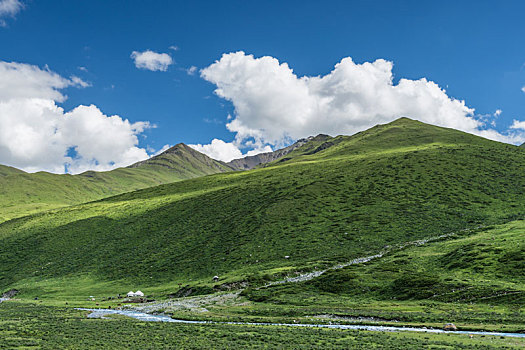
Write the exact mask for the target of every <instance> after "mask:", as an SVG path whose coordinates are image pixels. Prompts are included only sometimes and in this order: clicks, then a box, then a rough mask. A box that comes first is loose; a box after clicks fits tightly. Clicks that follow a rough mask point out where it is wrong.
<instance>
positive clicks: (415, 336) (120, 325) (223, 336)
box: [0, 301, 525, 349]
mask: <svg viewBox="0 0 525 350" xmlns="http://www.w3.org/2000/svg"><path fill="white" fill-rule="evenodd" d="M86 315H87V312H85V311H77V310H74V309H71V308H58V307H49V306H41V305H37V304H33V303H27V302H26V303H21V302H15V301H9V302H4V303H2V304H0V348H1V349H36V348H40V349H78V348H82V349H102V348H106V349H175V348H176V349H243V348H244V349H246V348H250V349H350V348H351V349H373V348H382V349H514V348H515V349H519V348H523V347H524V346H525V340H524V339H513V338H500V337H493V336H486V337H481V336H479V337H474V338H472V339H470V338H469V337H468V336H467V335H453V334H426V333H414V332H405V333H378V332H367V331H349V330H329V329H316V328H292V327H275V326H242V325H213V324H209V325H188V324H174V323H156V322H149V323H147V322H140V321H136V320H132V319H128V318H126V317H118V318H114V319H106V320H103V319H87V318H86Z"/></svg>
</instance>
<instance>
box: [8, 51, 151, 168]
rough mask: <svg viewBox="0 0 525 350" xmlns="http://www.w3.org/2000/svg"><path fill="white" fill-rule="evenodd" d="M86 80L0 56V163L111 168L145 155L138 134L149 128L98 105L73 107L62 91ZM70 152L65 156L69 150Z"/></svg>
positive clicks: (137, 159) (28, 166)
mask: <svg viewBox="0 0 525 350" xmlns="http://www.w3.org/2000/svg"><path fill="white" fill-rule="evenodd" d="M86 84H87V83H85V82H83V81H82V80H81V79H79V78H76V77H72V78H71V79H66V78H63V77H61V76H60V75H58V74H56V73H54V72H52V71H50V70H49V69H44V70H42V69H40V68H38V67H36V66H32V65H28V64H22V63H6V62H1V61H0V164H6V165H11V166H15V167H17V168H21V169H23V170H26V171H30V172H32V171H39V170H47V171H51V172H55V173H63V172H64V169H65V167H67V168H68V170H69V171H70V172H72V173H78V172H82V171H85V170H88V169H94V170H109V169H112V168H115V167H119V166H125V165H129V164H131V163H134V162H137V161H140V160H144V159H146V158H148V154H147V152H146V151H145V150H144V149H142V148H139V147H138V146H137V145H138V138H137V135H138V134H140V133H142V132H143V131H144V130H145V129H146V128H149V127H151V126H150V125H149V123H147V122H137V123H130V122H129V121H128V120H125V119H122V118H121V117H119V116H107V115H104V114H103V113H102V112H101V111H100V110H99V109H98V108H97V107H96V106H94V105H91V106H83V105H81V106H78V107H76V108H74V109H73V110H71V111H67V112H66V111H64V109H63V108H62V107H60V106H58V105H57V102H62V101H64V100H65V99H66V96H65V95H63V94H62V92H61V91H60V90H61V89H64V88H66V87H69V86H76V87H84V86H87V85H86ZM68 153H69V155H68Z"/></svg>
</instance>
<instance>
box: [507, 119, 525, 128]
mask: <svg viewBox="0 0 525 350" xmlns="http://www.w3.org/2000/svg"><path fill="white" fill-rule="evenodd" d="M510 128H511V129H520V130H525V121H519V120H514V121H513V122H512V125H511V126H510Z"/></svg>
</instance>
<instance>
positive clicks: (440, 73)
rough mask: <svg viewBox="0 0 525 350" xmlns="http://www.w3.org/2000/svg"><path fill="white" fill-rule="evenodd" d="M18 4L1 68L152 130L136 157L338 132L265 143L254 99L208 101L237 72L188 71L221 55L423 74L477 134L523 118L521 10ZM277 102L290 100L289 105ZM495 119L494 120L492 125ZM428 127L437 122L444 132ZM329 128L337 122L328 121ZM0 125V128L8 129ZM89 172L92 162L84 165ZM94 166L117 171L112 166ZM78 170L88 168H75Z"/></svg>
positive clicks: (441, 4) (481, 5)
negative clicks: (29, 72)
mask: <svg viewBox="0 0 525 350" xmlns="http://www.w3.org/2000/svg"><path fill="white" fill-rule="evenodd" d="M3 1H11V2H12V1H15V0H3ZM1 2H2V0H0V3H1ZM20 2H21V3H22V5H23V7H21V8H19V9H18V10H17V11H16V12H15V13H6V14H4V16H3V21H4V26H3V27H0V61H4V62H16V63H21V64H28V65H35V66H37V67H39V68H40V69H42V70H46V69H49V70H50V71H52V72H55V73H57V74H58V75H60V76H61V77H64V78H65V79H71V77H72V76H76V77H78V78H80V79H81V80H82V81H84V82H86V83H88V84H89V85H90V86H89V87H84V88H82V87H81V86H79V85H78V84H77V85H74V84H70V86H69V87H62V88H60V87H55V89H56V90H58V91H60V92H61V93H62V94H63V95H67V99H65V100H63V101H58V100H56V99H55V101H56V104H57V105H58V106H61V107H63V108H64V111H66V112H67V111H71V110H73V109H75V108H76V107H77V106H79V105H95V106H96V107H97V108H98V109H99V110H100V111H101V112H102V113H103V114H104V115H106V116H111V115H118V116H120V117H121V118H122V119H128V120H129V121H130V122H131V123H134V122H138V121H147V122H149V123H150V124H151V125H153V124H154V125H155V126H156V127H155V128H144V130H143V131H141V132H136V133H135V134H136V135H137V137H138V140H139V144H138V145H137V147H138V148H141V149H146V150H147V152H148V154H152V153H154V151H157V150H159V149H161V148H162V147H163V146H164V145H166V144H169V145H173V144H176V143H178V142H185V143H188V144H202V145H206V144H209V143H210V142H211V141H212V139H220V140H223V141H224V142H226V143H231V142H234V141H235V140H237V141H236V144H235V146H236V147H237V148H239V149H240V150H241V151H242V152H243V153H246V151H248V150H250V149H253V148H256V149H259V150H264V149H267V148H264V147H265V146H268V145H269V146H270V147H272V149H275V148H276V147H279V146H281V145H283V144H286V143H287V142H290V141H291V140H293V139H295V138H297V137H300V136H303V134H304V133H307V132H317V131H319V132H325V131H329V132H331V133H334V132H336V131H338V129H337V127H334V128H331V129H330V128H328V129H327V127H326V125H325V124H322V123H321V125H317V124H316V123H313V124H312V122H309V123H310V124H309V126H308V127H304V128H302V129H301V130H295V129H293V123H287V124H286V125H285V126H283V129H284V130H286V131H287V132H286V133H285V134H286V135H284V134H283V135H284V136H283V135H277V132H275V131H274V132H270V133H266V134H264V133H265V132H266V130H267V127H266V126H265V125H266V124H264V123H259V121H260V120H261V118H269V119H268V120H269V123H271V122H272V121H273V120H274V119H272V118H276V117H275V116H273V115H271V113H275V112H274V111H268V113H263V114H264V115H260V114H258V112H253V108H255V106H259V105H260V104H259V102H258V101H257V98H258V97H257V96H258V95H257V94H256V93H253V94H251V95H249V96H248V95H246V96H240V97H239V96H238V95H236V92H235V91H226V92H225V94H223V96H222V97H221V96H218V95H217V94H215V93H214V90H215V89H216V88H217V87H220V86H224V85H225V84H226V85H228V84H230V85H231V84H238V85H239V86H240V89H241V90H243V89H244V88H243V86H244V85H243V84H247V81H248V80H249V77H243V78H240V80H235V81H230V80H228V78H227V77H226V76H225V75H229V74H237V73H239V69H244V68H239V67H237V68H231V69H237V70H235V71H228V72H224V71H221V72H222V73H219V72H217V71H215V72H211V73H210V74H209V77H208V78H207V79H205V78H203V77H201V74H200V73H199V71H200V70H201V69H205V68H206V67H209V66H210V65H212V64H213V63H214V62H215V61H216V60H220V59H221V56H222V55H223V54H225V53H226V54H227V53H233V52H238V51H243V52H245V55H244V56H242V57H241V56H239V60H240V61H243V62H244V63H247V64H248V61H249V58H247V57H248V56H249V55H253V56H254V59H255V60H257V59H259V58H261V57H263V56H270V57H273V58H275V59H277V60H278V61H279V63H283V62H286V63H287V64H288V66H289V68H291V69H293V73H295V74H296V75H297V77H299V78H300V77H302V76H309V77H315V76H325V75H327V74H330V73H331V72H332V71H333V70H334V65H336V64H337V63H338V62H340V61H341V60H342V59H343V58H345V57H351V58H352V60H353V62H355V63H356V64H362V63H364V62H374V61H375V60H376V59H384V60H386V61H389V62H393V75H394V82H393V84H394V85H395V84H397V83H398V81H399V79H400V78H406V79H410V80H418V79H421V78H426V79H427V80H429V81H433V82H435V83H436V84H437V85H439V87H441V88H442V89H445V90H446V95H447V96H448V97H450V98H454V99H458V100H464V101H465V104H466V106H467V107H469V108H471V109H475V112H474V113H473V114H472V115H471V117H472V118H474V119H478V120H479V119H483V120H485V124H484V125H478V126H476V128H477V129H479V130H482V129H487V128H491V129H494V130H495V131H497V132H499V133H500V134H501V135H507V133H509V132H512V133H519V132H520V130H521V129H520V128H519V127H515V128H513V129H509V127H511V126H512V125H513V123H514V120H518V121H521V120H525V108H524V107H525V92H524V91H522V90H521V89H522V88H523V87H524V86H525V45H523V39H524V38H525V22H523V20H522V17H523V13H525V2H523V1H499V2H495V1H448V2H447V1H433V2H431V1H395V2H394V1H323V2H320V1H264V2H263V1H191V2H189V1H148V2H144V1H129V0H128V1H70V0H63V1H58V0H47V1H39V0H20ZM0 16H1V6H0ZM170 47H176V48H177V50H174V49H172V48H170ZM146 50H151V51H154V52H156V53H165V54H168V55H169V56H171V58H172V60H173V63H172V64H171V65H169V66H168V67H167V70H166V71H151V70H148V69H140V68H137V67H136V66H135V62H134V60H133V59H132V58H131V57H130V55H131V54H132V52H133V51H137V52H139V53H140V52H143V51H146ZM226 63H227V62H224V64H226ZM268 64H269V65H271V64H270V63H268ZM192 66H194V67H197V71H195V72H194V74H193V75H190V74H188V71H187V70H188V69H189V68H190V67H192ZM274 66H275V65H274ZM46 67H48V68H46ZM80 67H82V68H80ZM243 67H244V66H243ZM254 69H255V71H254V73H249V72H244V70H243V72H244V73H245V74H259V72H260V71H261V70H262V68H254ZM269 69H270V70H271V68H269ZM387 70H388V69H387ZM221 74H222V75H221ZM269 74H272V73H269ZM0 79H1V76H0ZM265 81H266V80H265ZM327 85H329V84H323V89H327V91H328V90H330V91H331V87H332V85H329V87H330V88H329V87H327ZM268 86H269V87H268V88H271V86H273V85H272V84H270V85H268ZM294 86H295V85H294ZM291 88H293V87H291ZM309 89H314V88H313V87H309ZM0 94H1V89H0ZM219 95H220V94H219ZM277 95H279V94H278V93H277ZM322 95H323V96H324V95H325V92H323V93H322ZM0 98H1V96H0ZM261 98H262V100H261V102H260V103H261V104H272V103H273V100H272V98H273V97H272V96H266V95H265V96H262V97H261ZM367 98H373V97H367ZM378 98H380V97H378ZM247 101H248V102H247ZM287 101H301V100H300V98H299V97H298V98H297V99H296V98H295V97H293V98H291V99H290V100H287ZM367 101H368V102H367V103H373V101H372V102H370V100H367ZM246 103H250V104H252V106H253V108H252V109H249V110H248V111H244V112H240V115H239V116H238V118H237V116H236V113H237V112H236V110H235V109H234V107H239V106H241V105H244V104H246ZM280 103H281V102H279V101H277V102H276V105H279V104H280ZM284 103H285V104H286V103H287V102H286V101H285V102H284ZM380 104H381V103H380ZM432 106H433V105H432V104H431V105H430V107H432ZM338 108H339V107H338ZM346 108H347V107H341V108H339V109H337V110H338V111H342V110H347V109H346ZM414 108H415V109H408V110H407V112H404V111H405V110H402V111H403V113H409V112H410V111H416V112H414V113H416V114H417V111H419V110H420V109H421V108H422V107H421V106H418V107H417V108H416V107H414ZM330 110H331V109H330ZM497 110H501V113H500V114H499V116H497V118H496V117H495V116H494V114H495V113H496V111H497ZM0 112H1V111H0ZM243 113H244V114H243ZM250 113H251V114H250ZM283 113H286V111H283ZM305 113H308V112H305ZM322 113H328V112H323V111H321V112H318V113H317V114H315V113H314V114H313V115H312V117H311V118H312V120H314V119H319V118H324V116H323V115H322ZM393 113H394V112H393ZM458 113H459V112H458ZM228 115H231V119H230V120H227V117H228ZM482 115H484V116H482ZM409 116H410V115H409ZM413 117H415V118H416V119H418V116H416V115H415V116H413ZM236 118H237V119H239V121H240V122H242V125H243V127H246V128H249V129H250V130H251V131H250V132H244V133H243V132H240V131H239V128H237V129H235V128H233V129H234V130H235V131H234V132H231V131H229V130H228V129H227V127H226V124H227V123H228V122H231V120H234V119H236ZM258 118H259V119H258ZM282 118H286V116H283V117H282ZM385 118H386V119H385ZM388 118H390V117H389V116H380V117H377V118H376V119H374V118H371V119H370V123H367V122H365V121H366V120H367V119H366V118H365V119H364V120H365V121H363V120H362V119H355V118H354V119H351V120H349V121H345V123H353V124H352V125H346V124H345V125H343V124H342V123H341V126H340V131H341V133H351V132H352V131H357V130H359V129H362V128H364V127H366V126H368V124H374V123H375V121H386V120H387V119H388ZM424 118H427V119H426V120H428V121H430V120H434V119H432V118H434V117H433V116H429V117H421V118H419V119H424ZM428 118H429V119H428ZM435 120H436V121H437V122H436V124H443V125H444V126H453V127H454V126H455V125H456V124H454V122H450V123H452V124H450V123H449V122H448V121H446V122H445V121H444V119H439V118H438V119H435ZM493 122H494V123H493ZM298 123H300V121H298ZM327 123H328V122H327ZM330 123H332V125H333V124H334V123H335V124H338V123H337V121H334V120H332V121H330ZM447 123H448V124H447ZM2 125H3V128H4V129H5V128H7V127H8V126H6V125H9V124H6V123H4V124H2ZM457 125H463V126H459V128H463V129H465V131H469V130H470V129H468V128H471V126H464V124H457ZM516 125H518V124H515V126H516ZM258 128H260V130H263V131H262V133H263V134H264V135H263V136H260V134H259V133H258V132H259V131H260V130H259V129H258ZM287 128H288V129H287ZM290 128H292V129H293V130H292V129H290ZM230 129H232V128H230ZM467 129H468V130H467ZM68 130H69V129H68ZM254 130H259V131H257V132H256V131H254ZM241 133H242V134H243V135H242V136H239V134H241ZM236 136H237V139H236ZM520 137H521V134H519V135H517V134H516V135H514V137H513V138H510V139H509V140H510V141H508V142H515V143H517V142H520V140H521V138H520ZM493 138H494V137H493ZM73 146H74V145H73ZM69 148H70V149H69V150H68V152H69V155H72V154H73V153H74V152H73V153H71V151H72V148H71V147H69ZM0 149H1V145H0ZM201 150H205V149H204V148H201ZM207 150H208V151H209V152H210V153H211V154H213V150H210V149H207ZM94 154H95V153H94ZM86 157H87V156H86ZM93 157H95V156H93ZM17 159H18V158H17V157H15V156H13V155H11V156H4V158H3V159H2V152H1V151H0V163H3V164H7V163H11V165H15V166H19V167H22V168H25V169H27V170H30V171H31V170H39V169H41V168H42V169H46V170H51V171H56V172H57V171H58V170H56V169H55V168H52V167H47V168H46V166H45V165H41V164H39V165H35V166H32V165H31V160H30V159H29V158H28V159H29V160H27V161H26V162H21V161H18V160H17ZM99 163H101V162H99V161H98V160H95V162H94V163H92V164H95V165H96V164H99ZM106 163H107V164H109V165H110V166H112V165H114V164H120V163H119V161H112V160H111V159H110V160H109V161H107V162H106ZM86 167H87V168H89V167H90V166H86V165H83V167H80V168H79V169H84V168H86ZM92 168H93V167H92ZM95 168H96V167H95Z"/></svg>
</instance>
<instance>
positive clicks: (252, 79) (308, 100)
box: [201, 51, 524, 149]
mask: <svg viewBox="0 0 525 350" xmlns="http://www.w3.org/2000/svg"><path fill="white" fill-rule="evenodd" d="M392 69H393V63H392V62H389V61H386V60H383V59H378V60H376V61H374V62H365V63H362V64H358V63H355V62H354V61H353V60H352V59H351V58H350V57H347V58H344V59H342V60H341V62H339V63H337V64H336V65H335V67H334V69H333V70H332V71H331V72H330V73H328V74H326V75H324V76H303V77H298V76H297V75H296V74H295V73H294V72H293V70H292V69H291V68H290V67H289V66H288V64H287V63H280V62H279V61H278V60H277V59H275V58H273V57H269V56H264V57H260V58H255V57H254V56H253V55H247V54H245V53H244V52H242V51H240V52H235V53H228V54H223V55H222V57H221V59H220V60H218V61H216V62H215V63H213V64H211V65H210V66H208V67H206V68H204V69H203V70H201V77H202V78H204V79H205V80H207V81H209V82H211V83H213V84H215V85H216V89H215V93H216V94H217V95H218V96H219V97H222V98H224V99H226V100H228V101H231V102H232V104H233V106H234V108H235V115H234V118H233V119H232V120H231V121H230V122H229V123H228V124H227V125H226V126H227V128H228V130H230V131H232V132H234V133H235V134H236V137H235V142H236V144H237V145H240V146H241V147H251V148H255V149H261V148H262V147H264V145H267V144H269V145H273V146H276V147H281V146H283V145H285V144H287V143H289V142H290V141H291V140H295V139H298V138H302V137H307V136H310V135H315V134H319V133H326V134H331V135H337V134H354V133H356V132H358V131H362V130H364V129H367V128H369V127H372V126H374V125H376V124H379V123H387V122H390V121H393V120H395V119H397V118H399V117H402V116H406V117H410V118H413V119H417V120H420V121H423V122H426V123H430V124H434V125H439V126H445V127H451V128H455V129H459V130H463V131H466V132H470V133H474V134H477V135H480V136H484V137H488V138H492V139H496V140H500V141H502V140H503V141H506V142H518V141H516V140H517V139H524V138H523V136H522V135H521V134H520V135H503V134H500V133H498V132H497V131H495V130H486V129H485V127H486V125H485V123H484V122H483V121H481V120H478V119H477V118H476V117H475V115H474V109H473V108H470V107H468V106H467V105H466V104H465V102H464V101H462V100H458V99H455V98H453V97H449V96H448V95H447V93H446V91H445V90H444V89H442V88H441V87H439V86H438V85H437V84H436V83H434V82H432V81H429V80H427V79H425V78H422V79H419V80H410V79H400V80H399V82H398V83H397V84H396V83H394V79H393V73H392Z"/></svg>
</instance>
